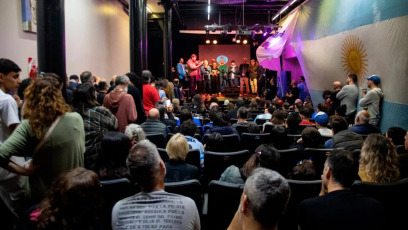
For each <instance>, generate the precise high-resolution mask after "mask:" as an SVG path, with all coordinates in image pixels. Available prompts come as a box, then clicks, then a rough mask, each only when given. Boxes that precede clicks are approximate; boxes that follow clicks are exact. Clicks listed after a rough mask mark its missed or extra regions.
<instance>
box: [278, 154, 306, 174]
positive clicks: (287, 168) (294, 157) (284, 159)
mask: <svg viewBox="0 0 408 230" xmlns="http://www.w3.org/2000/svg"><path fill="white" fill-rule="evenodd" d="M278 152H279V154H280V164H279V165H280V166H279V169H278V172H279V173H280V174H281V175H282V176H284V177H287V175H288V173H289V172H291V171H292V168H293V167H294V166H295V165H296V163H297V162H298V161H299V160H300V158H301V156H300V152H299V151H298V149H297V148H292V149H279V150H278Z"/></svg>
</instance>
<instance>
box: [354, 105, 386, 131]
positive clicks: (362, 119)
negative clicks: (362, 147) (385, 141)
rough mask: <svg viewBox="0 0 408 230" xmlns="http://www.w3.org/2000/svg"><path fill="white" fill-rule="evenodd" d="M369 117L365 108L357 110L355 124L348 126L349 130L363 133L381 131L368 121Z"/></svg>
mask: <svg viewBox="0 0 408 230" xmlns="http://www.w3.org/2000/svg"><path fill="white" fill-rule="evenodd" d="M369 119H370V114H369V113H368V112H367V111H366V110H361V111H359V112H358V113H357V115H356V119H355V122H354V123H355V125H354V126H352V127H350V128H349V130H350V131H353V132H355V133H358V134H363V135H367V134H370V133H381V130H379V129H378V128H377V127H375V126H374V125H371V124H369V123H368V121H369Z"/></svg>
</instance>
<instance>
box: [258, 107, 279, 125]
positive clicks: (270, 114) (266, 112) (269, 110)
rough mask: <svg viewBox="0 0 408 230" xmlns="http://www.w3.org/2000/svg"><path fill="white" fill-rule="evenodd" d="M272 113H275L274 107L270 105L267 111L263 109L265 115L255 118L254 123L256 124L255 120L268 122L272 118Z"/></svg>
mask: <svg viewBox="0 0 408 230" xmlns="http://www.w3.org/2000/svg"><path fill="white" fill-rule="evenodd" d="M273 112H275V107H273V106H272V105H271V106H269V107H268V108H267V109H265V113H262V114H259V115H258V116H256V117H255V119H254V122H256V120H257V119H265V120H270V119H271V118H272V114H273Z"/></svg>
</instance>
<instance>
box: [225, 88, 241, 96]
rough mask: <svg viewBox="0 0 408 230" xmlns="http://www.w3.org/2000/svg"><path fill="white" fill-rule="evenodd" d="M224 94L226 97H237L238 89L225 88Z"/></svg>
mask: <svg viewBox="0 0 408 230" xmlns="http://www.w3.org/2000/svg"><path fill="white" fill-rule="evenodd" d="M224 94H225V96H226V97H239V87H238V86H227V87H225V88H224Z"/></svg>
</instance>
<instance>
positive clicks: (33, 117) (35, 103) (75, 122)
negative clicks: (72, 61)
mask: <svg viewBox="0 0 408 230" xmlns="http://www.w3.org/2000/svg"><path fill="white" fill-rule="evenodd" d="M57 79H58V80H57ZM61 86H62V81H60V80H59V77H58V76H57V75H55V74H46V75H45V77H44V78H37V79H36V80H35V81H34V83H33V84H31V85H30V86H29V87H28V88H27V89H26V90H25V92H24V99H25V103H24V106H23V109H22V117H23V121H22V122H21V124H20V125H19V126H18V127H17V128H16V130H15V131H14V132H13V133H12V135H11V136H10V137H9V138H8V139H7V141H5V142H4V143H3V144H2V145H1V146H0V166H1V167H5V168H6V169H8V170H9V171H12V172H15V173H18V174H22V175H29V177H28V181H26V185H25V189H26V193H27V195H28V196H29V197H30V198H31V200H32V201H33V202H34V203H38V202H40V201H41V200H42V199H43V198H44V197H45V195H46V192H47V190H48V189H49V188H50V187H51V185H52V183H53V181H54V180H55V179H56V178H57V177H58V176H59V175H60V174H62V173H64V172H66V171H68V170H70V169H73V168H76V167H79V166H83V165H84V152H85V134H84V124H83V121H82V117H81V116H80V115H79V114H78V113H72V112H70V110H71V109H70V107H69V106H68V105H67V104H66V103H65V101H64V98H63V97H62V93H61ZM11 156H26V157H31V159H32V160H31V162H30V163H29V164H27V165H26V168H23V167H21V166H19V165H17V164H15V163H14V162H12V161H10V160H9V159H10V157H11Z"/></svg>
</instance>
